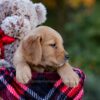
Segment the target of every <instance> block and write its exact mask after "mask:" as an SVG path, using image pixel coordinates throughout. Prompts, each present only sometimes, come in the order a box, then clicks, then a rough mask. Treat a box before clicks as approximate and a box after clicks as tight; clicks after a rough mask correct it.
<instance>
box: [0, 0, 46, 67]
mask: <svg viewBox="0 0 100 100" xmlns="http://www.w3.org/2000/svg"><path fill="white" fill-rule="evenodd" d="M45 21H46V8H45V7H44V5H43V4H41V3H33V2H32V1H30V0H0V42H1V43H0V52H1V56H2V55H3V54H4V57H1V58H2V59H3V58H4V59H5V60H6V61H7V62H9V63H10V64H11V66H13V63H12V58H13V54H14V52H15V51H16V49H17V47H18V45H19V43H20V40H21V39H23V37H24V36H25V35H27V34H29V33H31V31H32V30H33V29H34V28H35V27H37V26H38V25H40V24H42V23H44V22H45ZM3 40H4V41H3ZM5 40H6V41H5ZM7 41H8V42H7ZM5 42H7V43H5ZM4 44H8V45H5V46H4ZM2 61H4V60H1V62H2Z"/></svg>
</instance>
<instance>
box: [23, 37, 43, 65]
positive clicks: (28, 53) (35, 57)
mask: <svg viewBox="0 0 100 100" xmlns="http://www.w3.org/2000/svg"><path fill="white" fill-rule="evenodd" d="M41 39H42V37H41V36H29V37H28V38H27V39H25V40H24V41H23V42H22V48H23V52H24V53H25V58H26V60H27V61H29V62H30V63H32V64H34V65H37V64H39V63H40V61H41V58H42V48H41Z"/></svg>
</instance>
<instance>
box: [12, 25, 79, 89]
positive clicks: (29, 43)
mask: <svg viewBox="0 0 100 100" xmlns="http://www.w3.org/2000/svg"><path fill="white" fill-rule="evenodd" d="M67 58H68V55H67V54H66V52H65V50H64V47H63V39H62V37H61V36H60V34H59V33H58V32H56V31H55V30H53V29H52V28H50V27H47V26H40V27H38V28H36V29H34V30H33V32H32V33H31V34H29V35H27V36H26V37H25V38H24V39H23V40H22V41H21V43H20V45H19V47H18V49H17V51H16V52H15V55H14V62H13V63H14V65H15V68H16V78H17V80H18V81H19V82H22V83H27V82H28V81H29V80H30V79H31V77H32V75H31V70H33V71H37V72H44V71H45V70H46V69H48V70H49V71H52V69H54V70H56V71H57V72H58V74H59V75H60V76H61V78H62V80H63V82H64V83H65V84H66V85H68V86H70V87H74V86H76V85H77V84H78V82H79V77H78V75H77V74H76V73H75V72H74V71H73V69H72V67H71V66H70V65H69V64H68V61H66V60H67Z"/></svg>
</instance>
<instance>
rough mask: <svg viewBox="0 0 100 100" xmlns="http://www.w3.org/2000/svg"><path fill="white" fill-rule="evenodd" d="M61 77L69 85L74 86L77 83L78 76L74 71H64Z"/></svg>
mask: <svg viewBox="0 0 100 100" xmlns="http://www.w3.org/2000/svg"><path fill="white" fill-rule="evenodd" d="M61 78H62V81H63V82H64V84H65V85H67V86H69V87H75V86H77V85H78V83H79V76H78V75H77V74H76V73H75V72H74V71H70V72H68V73H67V72H66V73H65V74H64V75H62V76H61Z"/></svg>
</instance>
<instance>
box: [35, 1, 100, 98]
mask: <svg viewBox="0 0 100 100" xmlns="http://www.w3.org/2000/svg"><path fill="white" fill-rule="evenodd" d="M33 1H34V2H35V1H36V2H43V3H44V4H45V5H46V7H47V11H48V14H47V22H46V23H45V25H48V26H50V27H52V28H54V29H56V30H57V31H58V32H60V34H61V35H62V37H63V39H64V46H65V49H66V50H67V51H68V52H69V55H70V61H71V64H72V65H73V66H79V67H80V68H81V69H83V70H84V72H85V74H86V76H87V78H86V82H85V96H84V100H100V87H99V84H100V79H99V77H100V67H99V66H100V0H33Z"/></svg>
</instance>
